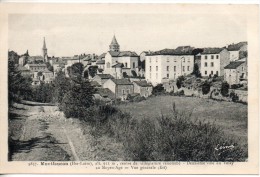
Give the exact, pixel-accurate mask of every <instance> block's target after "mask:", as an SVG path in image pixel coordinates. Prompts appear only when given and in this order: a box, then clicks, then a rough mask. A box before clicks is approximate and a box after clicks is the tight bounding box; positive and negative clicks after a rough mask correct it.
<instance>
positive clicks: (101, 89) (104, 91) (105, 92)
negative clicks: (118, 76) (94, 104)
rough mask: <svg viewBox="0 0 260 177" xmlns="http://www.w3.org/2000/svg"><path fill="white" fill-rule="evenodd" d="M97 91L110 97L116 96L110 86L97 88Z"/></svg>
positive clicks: (103, 95)
mask: <svg viewBox="0 0 260 177" xmlns="http://www.w3.org/2000/svg"><path fill="white" fill-rule="evenodd" d="M97 93H98V94H100V96H102V97H108V98H110V99H114V98H115V94H114V93H113V92H112V91H111V90H109V89H108V88H97Z"/></svg>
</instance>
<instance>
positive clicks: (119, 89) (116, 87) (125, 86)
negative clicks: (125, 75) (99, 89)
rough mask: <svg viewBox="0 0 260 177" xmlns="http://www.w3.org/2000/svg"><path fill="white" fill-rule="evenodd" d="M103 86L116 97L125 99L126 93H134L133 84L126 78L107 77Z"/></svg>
mask: <svg viewBox="0 0 260 177" xmlns="http://www.w3.org/2000/svg"><path fill="white" fill-rule="evenodd" d="M103 88H108V89H109V90H111V91H112V92H113V93H114V94H115V97H116V98H120V99H122V100H126V98H127V95H128V94H132V93H134V85H133V84H132V83H131V82H130V81H129V80H128V79H109V80H107V81H106V82H105V83H104V84H103Z"/></svg>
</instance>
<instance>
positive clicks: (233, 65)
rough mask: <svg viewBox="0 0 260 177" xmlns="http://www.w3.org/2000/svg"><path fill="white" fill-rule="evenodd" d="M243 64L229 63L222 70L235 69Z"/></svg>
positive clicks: (238, 62)
mask: <svg viewBox="0 0 260 177" xmlns="http://www.w3.org/2000/svg"><path fill="white" fill-rule="evenodd" d="M243 63H244V62H243V61H234V62H230V63H229V64H228V65H227V66H225V67H224V69H236V68H237V67H239V66H240V65H241V64H243Z"/></svg>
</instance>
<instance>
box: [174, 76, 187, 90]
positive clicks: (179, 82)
mask: <svg viewBox="0 0 260 177" xmlns="http://www.w3.org/2000/svg"><path fill="white" fill-rule="evenodd" d="M184 79H185V78H184V76H179V77H178V78H177V81H176V85H177V87H178V89H179V88H181V87H182V84H183V81H184Z"/></svg>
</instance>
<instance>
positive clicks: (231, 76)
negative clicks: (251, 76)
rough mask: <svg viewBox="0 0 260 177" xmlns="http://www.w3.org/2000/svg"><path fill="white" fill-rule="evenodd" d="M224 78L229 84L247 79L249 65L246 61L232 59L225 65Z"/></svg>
mask: <svg viewBox="0 0 260 177" xmlns="http://www.w3.org/2000/svg"><path fill="white" fill-rule="evenodd" d="M224 72H225V74H224V80H225V81H227V83H228V84H229V85H233V84H239V83H240V82H241V81H247V65H246V62H245V61H232V62H230V63H229V64H228V65H227V66H225V67H224Z"/></svg>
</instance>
